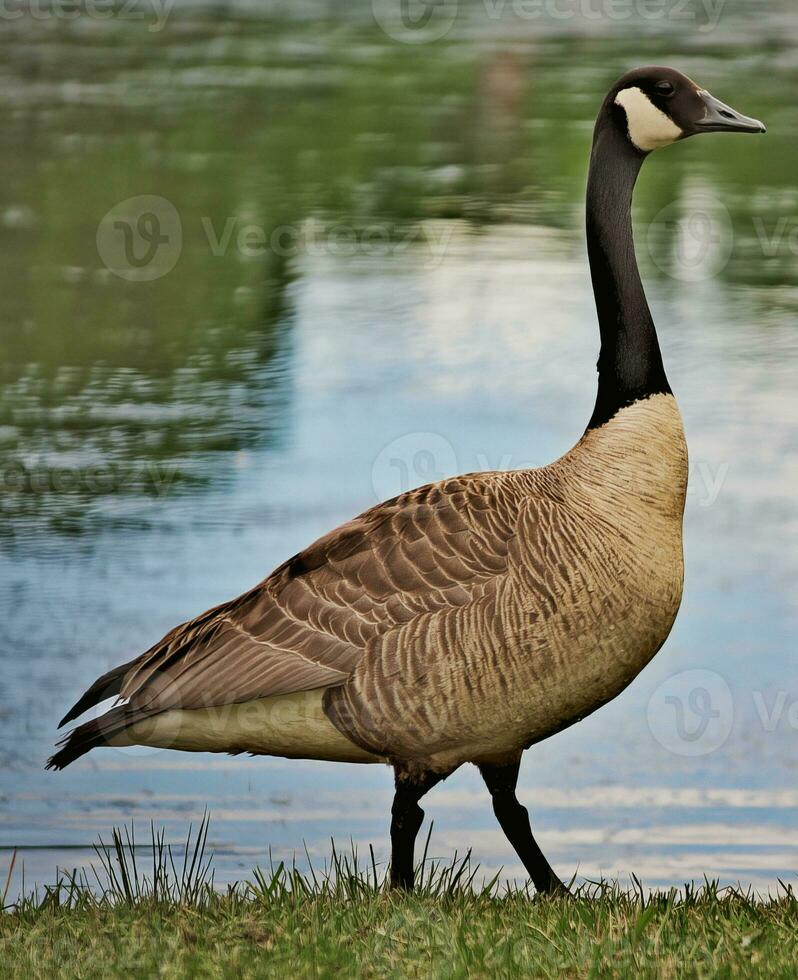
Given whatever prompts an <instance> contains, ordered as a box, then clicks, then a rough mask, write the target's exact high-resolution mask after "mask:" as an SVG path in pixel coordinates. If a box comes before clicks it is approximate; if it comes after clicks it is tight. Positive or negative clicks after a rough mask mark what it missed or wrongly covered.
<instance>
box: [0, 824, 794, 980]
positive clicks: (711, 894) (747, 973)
mask: <svg viewBox="0 0 798 980" xmlns="http://www.w3.org/2000/svg"><path fill="white" fill-rule="evenodd" d="M207 830H208V827H207V821H203V824H202V825H201V826H200V828H199V830H198V832H197V833H196V834H194V835H192V834H191V833H189V838H188V840H187V843H186V847H185V849H182V850H183V857H182V858H179V859H176V858H175V856H174V854H173V852H172V850H171V848H170V847H169V846H168V845H166V844H165V843H164V839H163V835H162V834H160V835H158V834H156V833H155V832H154V831H153V832H152V840H151V860H149V859H148V861H147V862H146V863H147V867H146V868H144V867H142V866H141V854H140V852H138V853H137V850H136V849H135V848H134V847H133V846H131V845H132V844H133V843H134V841H133V838H132V831H131V832H127V831H123V832H119V831H114V835H113V838H112V841H111V843H110V845H107V846H106V845H105V844H103V843H102V842H101V843H100V845H98V847H97V854H98V859H99V864H98V865H97V866H95V868H94V869H90V870H89V871H88V872H80V873H73V874H67V875H62V876H61V878H60V880H59V881H58V882H57V883H56V884H55V885H54V886H52V887H51V888H47V889H45V890H44V892H40V893H39V894H31V895H28V896H27V897H25V898H23V899H21V900H20V901H19V902H18V903H16V904H15V905H12V906H11V907H9V908H7V910H6V913H5V914H4V915H2V916H0V976H3V977H26V978H28V977H52V976H57V977H82V978H88V977H116V976H119V977H130V976H135V977H151V976H161V977H190V976H201V977H239V976H240V977H261V976H263V977H267V976H289V977H307V976H324V977H326V976H345V977H348V976H366V977H372V976H373V977H427V976H435V977H438V976H440V977H466V976H468V977H475V976H476V977H518V976H546V977H563V976H565V977H587V976H596V977H606V976H629V977H640V976H643V977H646V976H650V977H671V976H673V977H677V976H678V977H703V976H712V977H717V976H720V977H733V976H735V977H736V976H740V977H755V976H768V977H770V976H784V977H794V976H795V964H796V962H798V949H796V945H797V944H796V921H797V920H796V914H797V913H798V901H796V897H795V895H794V894H793V891H792V889H791V888H790V887H789V886H785V885H781V886H780V889H779V894H778V896H777V897H772V898H769V899H766V900H757V899H756V898H755V896H753V895H751V894H743V893H741V892H740V891H735V890H719V889H718V888H717V886H716V885H714V884H712V883H707V884H706V885H705V886H704V887H703V888H701V889H698V890H694V889H691V888H687V889H683V890H681V891H679V892H677V891H676V890H672V891H670V892H667V893H658V894H655V895H647V894H645V893H644V892H643V891H642V889H640V890H639V891H636V892H635V891H633V892H625V891H623V890H622V889H620V888H619V887H618V886H617V885H613V884H608V883H597V884H593V885H586V886H583V887H582V888H581V889H579V891H578V893H577V895H576V897H574V898H571V899H544V898H536V897H534V896H532V895H531V894H530V893H529V892H528V891H527V890H524V889H513V890H507V889H506V888H501V887H500V886H499V885H498V883H497V882H496V881H495V880H494V881H491V882H485V883H479V882H478V871H477V869H474V868H472V867H471V864H470V861H469V859H468V857H466V858H465V859H463V860H457V859H456V858H455V860H453V861H452V863H451V864H449V865H441V864H439V863H435V862H431V861H425V862H423V863H422V865H421V867H420V871H419V878H420V880H419V887H418V890H417V893H416V894H414V895H403V894H396V893H393V892H391V891H390V890H389V889H387V888H386V887H385V881H384V872H382V871H381V870H380V869H379V868H378V867H377V865H376V864H375V863H374V861H373V856H372V858H371V860H370V861H368V862H366V864H365V866H363V865H360V864H359V863H358V858H357V854H356V853H354V852H353V853H351V854H347V855H341V854H340V853H337V852H336V851H335V850H334V849H333V853H332V858H331V860H330V861H329V862H328V865H327V867H326V868H325V870H324V871H323V872H318V871H313V870H311V871H310V873H309V874H305V875H303V874H301V873H300V872H299V871H298V870H297V869H296V868H287V867H285V866H284V865H282V864H280V865H278V866H277V867H276V868H272V869H270V870H269V872H268V873H267V872H264V871H262V870H259V869H256V870H255V872H254V875H253V880H252V881H251V882H249V883H246V884H239V885H236V886H234V887H230V888H228V889H227V890H226V891H219V890H217V889H215V888H214V887H213V875H212V870H211V859H212V856H211V857H206V854H205V845H206V838H207Z"/></svg>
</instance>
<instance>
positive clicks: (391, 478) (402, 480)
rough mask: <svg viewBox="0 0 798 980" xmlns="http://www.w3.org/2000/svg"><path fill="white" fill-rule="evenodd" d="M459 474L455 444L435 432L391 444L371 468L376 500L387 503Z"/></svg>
mask: <svg viewBox="0 0 798 980" xmlns="http://www.w3.org/2000/svg"><path fill="white" fill-rule="evenodd" d="M459 472H460V470H459V468H458V465H457V455H456V453H455V451H454V449H453V447H452V444H451V443H450V442H449V441H448V440H446V439H444V438H443V436H441V435H438V434H437V433H435V432H408V433H407V435H404V436H400V437H399V438H398V439H394V440H393V442H390V443H389V444H388V445H387V446H386V447H385V448H384V449H383V450H382V452H380V454H379V455H378V456H377V458H376V459H375V460H374V465H373V466H372V468H371V485H372V486H373V488H374V493H375V494H376V496H377V500H388V499H390V498H391V497H396V496H397V495H398V494H400V493H405V492H406V491H407V490H412V489H413V487H418V486H421V485H422V484H424V483H435V482H436V481H437V480H444V479H446V477H449V476H455V475H456V474H457V473H459Z"/></svg>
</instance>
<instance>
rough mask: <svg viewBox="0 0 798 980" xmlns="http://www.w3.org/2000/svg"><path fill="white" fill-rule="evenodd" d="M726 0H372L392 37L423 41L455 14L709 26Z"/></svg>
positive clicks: (442, 33) (442, 30) (434, 37)
mask: <svg viewBox="0 0 798 980" xmlns="http://www.w3.org/2000/svg"><path fill="white" fill-rule="evenodd" d="M725 6H726V0H475V2H472V0H469V2H462V3H461V2H458V0H371V8H372V11H373V13H374V20H375V21H376V23H377V24H378V25H379V27H380V28H381V29H382V30H383V31H384V32H385V34H387V35H388V37H390V38H392V39H393V40H395V41H401V42H402V43H403V44H425V43H427V42H430V41H439V40H441V38H444V37H446V35H447V34H448V33H449V31H450V30H451V29H452V26H453V25H454V23H455V21H456V20H457V18H458V15H460V16H466V15H468V16H470V17H480V16H481V17H484V18H486V19H487V20H490V21H504V22H509V21H511V20H513V19H514V20H516V21H550V22H551V23H552V24H554V25H558V26H562V25H563V24H564V23H565V22H568V21H576V20H585V21H592V22H596V21H609V22H611V23H623V22H625V21H634V22H636V23H638V24H647V23H654V24H657V23H663V22H672V23H675V24H679V25H683V26H685V27H686V26H687V25H692V26H694V27H695V28H696V29H697V30H698V31H700V32H702V33H708V32H710V31H713V30H714V29H715V28H716V27H717V26H718V23H719V21H720V18H721V16H722V14H723V9H724V7H725Z"/></svg>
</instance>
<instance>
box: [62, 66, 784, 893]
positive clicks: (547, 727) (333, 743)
mask: <svg viewBox="0 0 798 980" xmlns="http://www.w3.org/2000/svg"><path fill="white" fill-rule="evenodd" d="M711 132H737V133H763V132H765V127H764V126H763V125H762V123H761V122H759V121H758V120H756V119H751V118H749V117H747V116H743V115H741V114H740V113H738V112H736V111H735V110H734V109H732V108H730V107H729V106H727V105H725V104H724V103H722V102H720V101H719V100H718V99H716V98H714V97H713V96H712V95H710V93H709V92H708V91H707V90H706V89H703V88H701V87H699V86H698V85H697V84H696V83H695V82H693V81H691V80H690V79H689V78H688V77H686V76H685V75H683V74H682V73H681V72H679V71H676V70H674V69H672V68H666V67H657V66H654V67H645V68H637V69H635V70H633V71H630V72H628V73H627V74H625V75H623V77H621V78H620V79H619V80H618V81H617V82H616V83H615V84H614V85H613V86H612V88H611V89H610V91H609V93H608V94H607V96H606V98H605V99H604V101H603V103H602V105H601V108H600V109H599V112H598V117H597V120H596V124H595V129H594V134H593V144H592V152H591V156H590V166H589V175H588V182H587V228H586V230H587V244H588V259H589V264H590V272H591V278H592V285H593V291H594V294H595V303H596V310H597V314H598V324H599V333H600V354H599V358H598V391H597V395H596V401H595V408H594V410H593V414H592V416H591V417H590V420H589V422H588V424H587V428H586V430H585V432H584V434H583V435H582V437H581V438H580V439H579V441H578V442H577V443H576V445H575V446H574V447H573V448H572V449H571V450H570V451H569V452H567V453H566V454H565V455H564V456H562V457H561V458H560V459H558V460H556V461H555V462H553V463H551V464H550V465H548V466H544V467H542V468H537V469H523V470H512V471H500V472H482V473H469V474H466V475H463V476H456V477H453V478H448V479H444V480H441V481H440V482H437V483H432V484H429V485H427V486H422V487H419V488H418V489H414V490H410V491H409V492H406V493H402V494H400V495H399V496H397V497H395V498H394V499H392V500H387V501H385V502H384V503H381V504H378V505H377V506H375V507H373V508H371V509H370V510H367V511H366V512H365V513H363V514H361V515H360V516H359V517H356V518H354V519H353V520H351V521H349V522H348V523H346V524H343V525H342V526H341V527H338V528H336V529H335V530H333V531H331V532H330V533H328V534H326V535H324V536H323V537H321V538H319V539H318V540H317V541H315V542H314V543H313V544H311V545H310V546H309V547H307V548H306V549H305V550H304V551H302V552H300V553H299V554H297V555H295V556H294V557H292V558H290V559H289V560H288V561H286V562H284V563H283V564H282V565H280V566H279V567H278V568H276V569H275V570H274V571H273V572H272V573H271V574H270V575H269V576H268V577H267V578H265V579H264V580H263V581H262V582H261V583H260V584H258V585H256V586H255V587H254V588H252V589H250V590H249V591H248V592H245V593H244V594H243V595H241V596H238V597H237V598H235V599H232V600H230V601H228V602H223V603H222V604H221V605H218V606H216V607H215V608H213V609H210V610H208V611H207V612H204V613H202V615H200V616H198V617H197V618H196V619H192V620H191V621H189V622H186V623H183V624H182V625H180V626H177V627H175V628H174V629H173V630H172V631H171V632H169V633H167V635H166V636H165V637H164V638H163V639H162V640H160V641H159V642H158V643H156V644H155V645H154V646H153V647H151V648H150V649H149V650H147V651H146V652H145V653H143V654H141V655H140V656H138V657H136V658H135V659H134V660H131V661H129V662H128V663H124V664H122V665H120V666H118V667H115V668H114V669H113V670H111V671H109V672H108V673H106V674H103V676H101V677H100V678H98V679H97V680H96V681H95V682H94V684H92V686H91V687H90V688H89V689H88V690H87V691H86V692H85V694H83V696H82V697H81V698H80V699H79V700H78V702H77V703H76V704H75V706H74V707H73V708H71V709H70V710H69V711H68V712H67V714H66V715H65V717H64V718H63V719H62V721H61V723H60V725H61V726H63V725H65V724H67V723H68V722H71V721H73V720H74V719H76V718H77V717H78V716H80V715H81V714H82V713H83V712H85V711H87V710H88V709H90V708H92V707H94V706H95V705H98V704H99V703H100V702H102V701H104V700H105V699H107V698H109V697H116V698H117V702H116V703H115V705H114V706H112V707H111V708H110V709H109V710H107V711H105V713H103V714H100V715H99V716H98V717H94V718H92V719H90V720H88V721H85V722H84V723H83V724H81V725H79V726H78V727H76V728H74V729H73V730H72V731H71V732H70V733H69V734H68V735H67V736H66V737H65V738H63V739H62V740H61V741H60V742H59V743H58V744H59V748H58V751H56V752H55V754H54V755H53V756H52V757H51V758H50V760H49V761H48V763H47V767H48V768H51V769H63V768H64V767H65V766H68V765H69V764H70V763H72V762H74V761H75V760H76V759H77V758H79V757H80V756H82V755H83V754H84V753H86V752H88V751H89V750H91V749H94V748H96V747H98V746H119V745H130V744H137V745H147V746H158V747H162V748H172V749H180V750H187V751H196V752H200V751H202V752H228V753H250V754H253V755H276V756H284V757H287V758H292V759H293V758H305V759H320V760H329V761H340V762H357V763H378V762H381V763H386V764H389V765H390V766H392V767H393V770H394V785H395V792H394V797H393V805H392V808H391V827H390V839H391V865H390V882H391V883H392V885H393V886H395V887H398V888H402V889H412V887H413V881H414V845H415V840H416V837H417V834H418V831H419V829H420V826H421V823H422V821H423V816H424V814H423V811H422V809H421V807H420V806H419V801H420V800H421V798H422V797H423V796H424V794H425V793H426V792H427V791H428V790H430V789H431V788H432V787H433V786H435V785H436V784H437V783H439V782H441V780H443V779H446V778H447V777H448V776H449V775H450V774H451V773H452V772H454V771H455V770H456V769H457V768H458V767H459V766H461V765H463V764H464V763H473V764H475V765H476V766H477V767H478V769H479V771H480V773H481V775H482V778H483V780H484V782H485V784H486V786H487V789H488V791H489V793H490V796H491V799H492V804H493V810H494V813H495V816H496V818H497V819H498V822H499V824H500V826H501V828H502V829H503V831H504V833H505V835H506V836H507V838H508V840H509V842H510V844H511V845H512V846H513V848H514V849H515V851H516V852H517V854H518V857H519V859H520V861H521V862H522V864H523V865H524V867H525V868H526V870H527V872H528V874H529V876H530V878H531V880H532V882H533V883H534V886H535V888H536V889H537V890H538V891H540V892H544V893H557V892H560V893H564V892H566V891H567V888H566V886H565V885H564V884H563V882H562V881H561V880H560V878H559V877H558V876H557V874H556V873H555V871H554V870H553V868H552V867H551V865H550V864H549V862H548V861H547V860H546V858H545V857H544V855H543V853H542V852H541V850H540V848H539V846H538V844H537V842H536V841H535V838H534V836H533V834H532V830H531V825H530V820H529V814H528V811H527V810H526V808H525V807H524V806H523V805H522V804H521V803H520V802H519V801H518V799H517V797H516V792H515V791H516V783H517V779H518V772H519V766H520V761H521V756H522V753H523V752H524V750H525V749H527V748H529V747H530V746H531V745H534V744H535V743H537V742H540V741H541V740H542V739H545V738H548V737H549V736H551V735H554V734H555V733H557V732H560V731H562V730H563V729H565V728H567V727H569V726H570V725H573V724H574V723H576V722H578V721H580V720H581V719H583V718H585V717H586V716H587V715H589V714H590V713H591V712H593V711H595V710H596V709H597V708H599V707H600V706H601V705H603V704H605V703H607V702H608V701H610V700H611V699H612V698H614V697H616V696H617V695H618V694H620V692H621V691H623V690H624V688H626V686H627V685H628V684H629V683H630V682H631V681H632V680H633V679H634V677H635V676H636V675H637V674H638V673H639V672H640V671H641V670H642V668H643V667H644V666H645V665H646V664H647V663H648V662H649V661H650V660H651V658H652V657H653V656H654V655H655V654H656V653H657V651H658V650H659V649H660V647H662V645H663V643H664V642H665V640H666V638H667V636H668V634H669V632H670V630H671V627H672V625H673V623H674V620H675V618H676V614H677V611H678V608H679V604H680V602H681V596H682V582H683V554H682V515H683V510H684V501H685V493H686V487H687V450H686V445H685V438H684V433H683V429H682V422H681V417H680V414H679V409H678V408H677V405H676V400H675V398H674V396H673V393H672V391H671V388H670V385H669V384H668V380H667V378H666V376H665V370H664V367H663V362H662V356H661V354H660V348H659V344H658V341H657V334H656V330H655V328H654V322H653V320H652V317H651V313H650V311H649V307H648V304H647V302H646V297H645V293H644V291H643V286H642V283H641V279H640V275H639V272H638V268H637V263H636V260H635V252H634V243H633V238H632V221H631V201H632V191H633V188H634V185H635V181H636V179H637V176H638V173H639V171H640V168H641V165H642V164H643V161H644V160H645V159H646V157H647V156H648V155H649V153H651V152H652V151H654V150H656V149H659V148H661V147H665V146H668V145H669V144H671V143H675V142H678V141H680V140H682V139H685V138H686V137H689V136H693V135H695V134H698V133H711ZM59 727H60V726H59Z"/></svg>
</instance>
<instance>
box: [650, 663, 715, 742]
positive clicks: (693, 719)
mask: <svg viewBox="0 0 798 980" xmlns="http://www.w3.org/2000/svg"><path fill="white" fill-rule="evenodd" d="M646 719H647V721H648V727H649V730H650V731H651V734H652V735H653V736H654V738H655V739H656V740H657V741H658V742H659V744H660V745H661V746H662V747H663V748H664V749H667V751H668V752H672V753H673V754H674V755H682V756H701V755H709V753H711V752H715V751H716V750H717V749H719V748H720V747H721V746H722V745H723V744H724V743H725V742H726V739H727V738H728V737H729V735H730V734H731V730H732V726H733V725H734V699H733V698H732V693H731V690H730V689H729V685H728V684H727V683H726V680H725V679H724V678H723V677H721V675H720V674H717V673H715V671H713V670H684V671H682V672H681V673H678V674H674V675H673V676H672V677H669V678H668V679H667V680H665V681H663V682H662V683H661V684H660V685H659V687H657V689H656V690H655V691H654V693H653V694H652V695H651V697H650V698H649V701H648V707H647V710H646Z"/></svg>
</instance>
